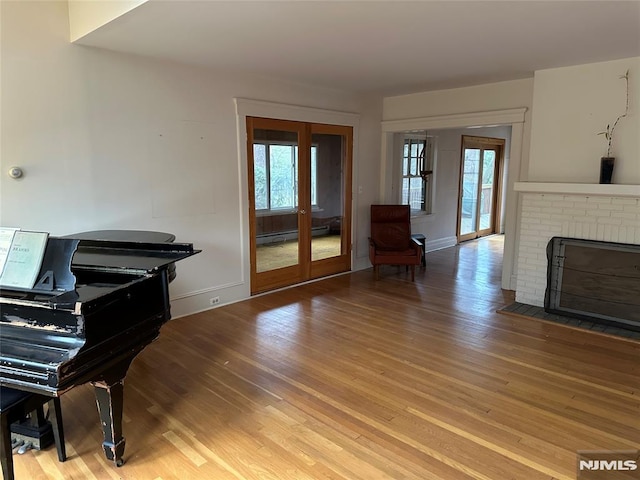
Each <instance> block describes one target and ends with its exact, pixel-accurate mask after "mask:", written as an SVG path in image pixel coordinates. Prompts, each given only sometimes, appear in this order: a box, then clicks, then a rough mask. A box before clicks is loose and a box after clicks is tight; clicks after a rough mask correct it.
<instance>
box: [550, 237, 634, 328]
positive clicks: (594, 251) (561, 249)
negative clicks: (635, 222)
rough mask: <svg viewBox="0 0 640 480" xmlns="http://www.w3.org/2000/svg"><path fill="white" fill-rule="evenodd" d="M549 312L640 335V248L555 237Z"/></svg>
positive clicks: (551, 255) (552, 244)
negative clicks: (623, 329) (616, 327)
mask: <svg viewBox="0 0 640 480" xmlns="http://www.w3.org/2000/svg"><path fill="white" fill-rule="evenodd" d="M547 261H548V265H547V288H546V292H545V300H544V308H545V311H547V312H550V313H556V314H560V315H568V316H572V317H576V318H581V319H585V320H590V321H593V322H597V323H603V324H608V325H615V326H618V327H621V328H626V329H630V330H635V331H640V245H633V244H626V243H613V242H600V241H594V240H582V239H576V238H566V237H553V238H552V239H551V240H550V241H549V243H548V245H547Z"/></svg>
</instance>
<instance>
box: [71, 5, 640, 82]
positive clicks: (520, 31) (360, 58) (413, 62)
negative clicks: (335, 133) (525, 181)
mask: <svg viewBox="0 0 640 480" xmlns="http://www.w3.org/2000/svg"><path fill="white" fill-rule="evenodd" d="M76 43H79V44H83V45H91V46H96V47H101V48H106V49H110V50H115V51H120V52H130V53H135V54H140V55H146V56H152V57H157V58H163V59H168V60H173V61H178V62H185V63H190V64H196V65H201V66H206V67H209V68H213V69H223V70H229V71H234V72H240V73H246V74H251V75H260V76H267V77H271V78H282V79H286V80H287V81H292V82H300V83H305V84H312V85H318V86H323V87H329V88H336V89H341V90H349V91H356V92H369V93H377V94H382V95H397V94H405V93H413V92H418V91H426V90H435V89H443V88H455V87H462V86H469V85H475V84H482V83H490V82H495V81H503V80H514V79H519V78H526V77H531V76H532V75H533V72H534V71H535V70H541V69H546V68H553V67H561V66H569V65H577V64H584V63H593V62H600V61H606V60H614V59H619V58H627V57H636V56H640V0H636V1H626V2H625V1H613V0H609V1H577V0H568V1H481V0H478V1H451V0H449V1H411V2H405V1H399V0H386V1H359V0H351V1H327V0H324V1H305V0H297V1H269V0H262V1H244V0H234V1H217V0H209V1H192V0H150V1H149V2H147V3H145V4H143V5H141V6H139V7H137V8H136V9H134V10H132V11H131V12H129V13H127V14H125V15H123V16H121V17H119V18H117V19H116V20H114V21H113V22H111V23H109V24H107V25H105V26H103V27H101V28H100V29H98V30H96V31H94V32H92V33H90V34H89V35H87V36H86V37H83V38H82V39H80V40H79V41H77V42H76Z"/></svg>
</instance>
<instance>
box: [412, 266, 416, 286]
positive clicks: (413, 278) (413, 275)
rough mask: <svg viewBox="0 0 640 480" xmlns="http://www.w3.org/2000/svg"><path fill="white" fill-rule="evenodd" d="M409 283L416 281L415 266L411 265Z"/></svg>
mask: <svg viewBox="0 0 640 480" xmlns="http://www.w3.org/2000/svg"><path fill="white" fill-rule="evenodd" d="M411 281H412V282H415V281H416V266H415V265H411Z"/></svg>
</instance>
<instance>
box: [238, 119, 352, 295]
mask: <svg viewBox="0 0 640 480" xmlns="http://www.w3.org/2000/svg"><path fill="white" fill-rule="evenodd" d="M352 136H353V133H352V128H351V127H344V126H337V125H319V124H310V123H303V122H293V121H286V120H275V119H267V118H255V117H248V118H247V159H248V169H247V170H248V178H249V207H250V210H249V220H250V234H251V243H250V245H251V248H250V250H251V291H252V293H258V292H263V291H267V290H271V289H274V288H279V287H283V286H287V285H293V284H295V283H300V282H302V281H304V280H308V279H310V278H317V277H321V276H326V275H330V274H334V273H340V272H344V271H347V270H349V269H350V268H351V237H350V235H351V228H350V226H351V209H350V207H351V204H350V201H349V200H350V199H351V152H352V142H353V140H352Z"/></svg>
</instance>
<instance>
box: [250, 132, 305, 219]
mask: <svg viewBox="0 0 640 480" xmlns="http://www.w3.org/2000/svg"><path fill="white" fill-rule="evenodd" d="M316 156H317V147H316V146H312V147H311V205H312V206H315V205H316V204H317V159H316ZM253 176H254V179H255V202H256V210H293V209H295V208H296V207H297V206H298V202H297V199H298V146H297V145H291V144H284V143H275V142H274V143H254V145H253Z"/></svg>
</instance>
